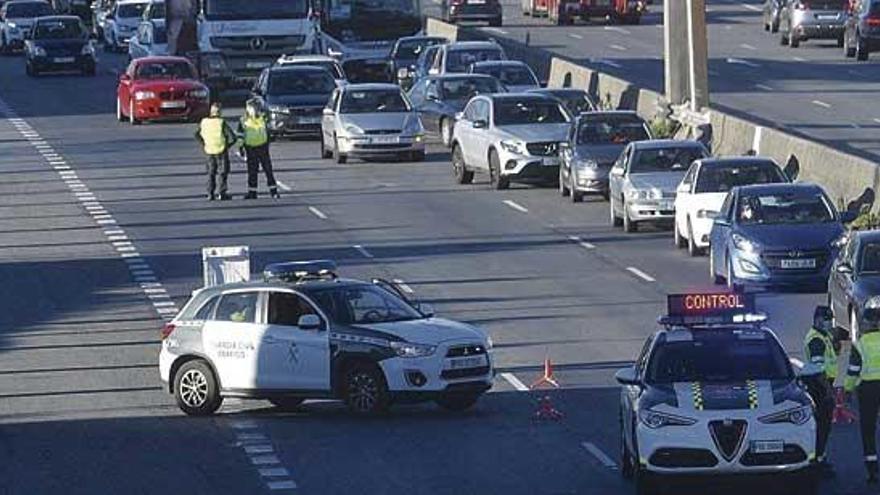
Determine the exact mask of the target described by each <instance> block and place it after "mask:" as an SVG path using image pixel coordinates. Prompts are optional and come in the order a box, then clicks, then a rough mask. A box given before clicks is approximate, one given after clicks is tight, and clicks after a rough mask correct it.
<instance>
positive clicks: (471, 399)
mask: <svg viewBox="0 0 880 495" xmlns="http://www.w3.org/2000/svg"><path fill="white" fill-rule="evenodd" d="M479 398H480V394H478V393H459V394H454V393H450V394H443V395H442V396H440V398H438V399H437V400H436V401H435V402H436V403H437V405H438V406H440V407H442V408H443V409H446V410H447V411H464V410H465V409H470V408H471V407H472V406H473V405H474V404H476V403H477V400H478V399H479Z"/></svg>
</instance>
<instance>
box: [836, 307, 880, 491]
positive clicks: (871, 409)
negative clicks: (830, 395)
mask: <svg viewBox="0 0 880 495" xmlns="http://www.w3.org/2000/svg"><path fill="white" fill-rule="evenodd" d="M865 320H866V321H865V328H864V330H863V331H862V332H863V333H862V334H861V335H860V336H859V339H858V342H856V343H854V344H853V346H852V349H851V350H850V354H849V366H848V367H847V371H846V382H845V384H844V388H845V389H846V391H847V393H848V394H849V393H851V392H853V391H856V397H857V398H858V401H859V424H860V426H861V432H862V451H863V453H864V455H865V468H866V469H867V471H868V484H872V485H874V484H877V482H878V478H877V415H878V413H880V312H878V311H876V310H868V311H866V312H865Z"/></svg>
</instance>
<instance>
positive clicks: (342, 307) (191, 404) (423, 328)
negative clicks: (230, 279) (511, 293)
mask: <svg viewBox="0 0 880 495" xmlns="http://www.w3.org/2000/svg"><path fill="white" fill-rule="evenodd" d="M335 271H336V266H335V264H334V263H333V262H332V261H315V262H292V263H281V264H274V265H269V266H268V267H266V270H265V271H264V274H263V275H264V277H263V280H262V281H258V282H246V283H237V284H226V285H220V286H216V287H211V288H205V289H201V290H199V291H196V292H195V293H194V294H193V297H192V298H191V299H190V301H189V302H188V303H187V304H186V306H185V307H184V308H183V309H182V310H181V312H180V313H179V314H178V315H177V316H176V317H175V318H174V320H172V321H171V322H170V323H169V324H168V325H166V326H165V328H164V329H163V330H162V349H161V352H160V355H159V370H160V374H161V377H162V381H163V382H165V383H166V384H167V386H168V390H169V391H170V392H171V393H173V394H174V395H175V398H176V400H177V404H178V406H179V407H180V409H182V410H183V411H184V412H185V413H187V414H191V415H208V414H211V413H213V412H214V411H216V410H217V408H218V407H220V405H221V403H222V401H223V398H224V397H244V398H258V399H268V400H269V401H271V402H272V403H273V404H275V405H276V406H278V407H282V408H294V407H297V406H299V405H300V404H301V403H302V402H303V401H304V400H305V399H313V398H331V399H341V400H343V401H345V403H346V404H347V405H348V407H349V408H350V409H351V410H352V411H353V412H354V413H357V414H362V415H367V414H375V413H378V412H381V411H383V410H384V409H386V408H387V407H388V406H389V405H390V404H391V403H392V402H395V401H398V402H405V401H425V400H434V401H436V402H437V403H438V404H439V405H440V406H442V407H444V408H447V409H450V410H461V409H466V408H468V407H470V406H472V405H473V404H474V403H475V402H476V401H477V399H478V398H479V397H480V395H482V394H483V393H484V392H486V391H487V390H488V389H489V388H490V387H491V384H492V378H493V368H492V358H491V353H490V352H491V347H492V344H491V341H490V340H489V338H488V337H487V336H486V335H485V334H484V333H483V332H482V331H481V330H479V329H477V328H475V327H473V326H470V325H466V324H463V323H458V322H454V321H450V320H445V319H441V318H436V317H434V315H433V312H432V311H431V309H430V308H428V307H427V306H426V305H419V304H416V303H411V302H409V301H408V300H407V299H406V298H405V297H404V296H403V293H402V292H400V291H399V290H398V289H397V288H396V287H395V286H393V285H392V284H389V283H387V282H384V281H381V280H375V281H373V282H372V283H368V282H362V281H358V280H350V279H343V278H339V277H337V276H336V273H335Z"/></svg>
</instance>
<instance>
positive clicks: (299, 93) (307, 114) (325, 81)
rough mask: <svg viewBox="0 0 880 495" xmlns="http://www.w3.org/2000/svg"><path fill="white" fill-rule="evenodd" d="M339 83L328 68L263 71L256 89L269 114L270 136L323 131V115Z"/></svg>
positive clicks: (254, 90)
mask: <svg viewBox="0 0 880 495" xmlns="http://www.w3.org/2000/svg"><path fill="white" fill-rule="evenodd" d="M334 89H336V81H335V80H334V79H333V76H332V75H331V74H330V72H329V71H327V69H325V68H323V67H313V66H308V65H292V66H284V65H281V66H275V67H270V68H268V69H264V70H263V72H262V73H261V74H260V77H259V78H258V79H257V83H256V84H255V85H254V88H253V91H252V93H253V96H254V97H255V98H257V99H259V100H260V101H261V103H262V104H263V108H264V109H265V110H266V111H267V113H268V114H269V134H271V135H273V136H279V135H303V134H319V133H320V132H321V115H322V112H323V109H324V106H325V105H326V104H327V100H328V99H329V98H330V94H331V93H332V92H333V90H334Z"/></svg>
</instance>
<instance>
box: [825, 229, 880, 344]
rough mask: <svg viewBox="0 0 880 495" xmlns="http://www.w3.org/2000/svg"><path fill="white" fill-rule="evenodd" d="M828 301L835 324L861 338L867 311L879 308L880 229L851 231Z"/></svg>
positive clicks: (854, 339)
mask: <svg viewBox="0 0 880 495" xmlns="http://www.w3.org/2000/svg"><path fill="white" fill-rule="evenodd" d="M828 302H829V305H830V306H831V311H832V312H833V313H834V323H835V326H837V327H838V328H842V329H845V330H849V335H850V337H851V338H852V340H853V342H855V341H856V340H858V338H859V333H860V331H859V329H860V328H862V327H863V325H864V321H865V313H866V312H867V311H870V310H874V311H876V310H878V309H880V230H868V231H864V232H854V233H852V234H850V236H849V240H848V241H847V243H846V246H845V247H844V248H843V250H842V251H841V252H840V256H838V257H837V261H836V262H835V263H834V269H833V270H832V271H831V276H830V277H829V279H828Z"/></svg>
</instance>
